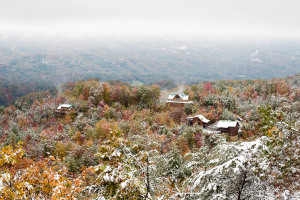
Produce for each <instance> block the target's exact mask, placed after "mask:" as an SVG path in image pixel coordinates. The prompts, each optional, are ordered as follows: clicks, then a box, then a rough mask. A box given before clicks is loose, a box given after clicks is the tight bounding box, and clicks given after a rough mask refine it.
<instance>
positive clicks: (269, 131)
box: [266, 127, 282, 138]
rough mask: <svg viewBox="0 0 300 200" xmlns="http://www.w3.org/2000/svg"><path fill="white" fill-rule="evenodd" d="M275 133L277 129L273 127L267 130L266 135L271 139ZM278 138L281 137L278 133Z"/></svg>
mask: <svg viewBox="0 0 300 200" xmlns="http://www.w3.org/2000/svg"><path fill="white" fill-rule="evenodd" d="M277 131H278V129H277V128H276V127H273V128H272V129H269V130H267V133H266V135H267V136H268V137H272V138H273V136H274V134H275V133H277ZM279 136H282V134H281V133H279Z"/></svg>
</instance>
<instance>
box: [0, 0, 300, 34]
mask: <svg viewBox="0 0 300 200" xmlns="http://www.w3.org/2000/svg"><path fill="white" fill-rule="evenodd" d="M299 7H300V1H299V0H251V1H250V0H247V1H246V0H244V1H241V0H205V1H201V0H184V1H183V0H182V1H178V0H175V1H174V0H151V1H145V0H109V1H102V0H51V1H41V0H26V1H24V0H1V7H0V28H1V32H13V33H31V32H36V33H42V34H46V33H47V34H60V35H64V34H66V35H67V34H69V35H76V34H77V35H91V34H95V35H97V34H115V35H118V34H119V35H121V34H124V33H125V34H161V33H167V34H174V35H176V34H181V35H185V34H186V35H188V34H195V35H197V34H198V35H215V36H222V35H225V36H241V37H243V36H255V37H288V38H298V37H299V36H300V20H299V19H300V12H299ZM298 39H299V38H298Z"/></svg>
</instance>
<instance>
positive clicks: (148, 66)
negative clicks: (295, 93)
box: [0, 36, 300, 85]
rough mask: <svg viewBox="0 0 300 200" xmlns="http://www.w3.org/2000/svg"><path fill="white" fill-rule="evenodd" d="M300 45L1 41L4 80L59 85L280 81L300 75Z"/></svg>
mask: <svg viewBox="0 0 300 200" xmlns="http://www.w3.org/2000/svg"><path fill="white" fill-rule="evenodd" d="M4 37H5V36H3V37H2V38H4ZM299 43H300V42H295V41H293V42H289V41H287V40H286V41H282V40H281V41H280V40H278V41H275V40H272V41H269V42H258V41H254V40H253V41H242V40H240V41H238V40H209V39H204V38H202V39H199V38H198V39H196V38H185V39H182V38H181V39H174V38H172V37H138V38H135V39H132V38H122V39H112V38H106V39H84V40H83V39H82V40H78V39H69V40H63V39H58V38H55V39H54V38H48V39H45V38H44V39H41V38H32V37H30V38H28V37H27V38H26V37H23V38H21V37H19V38H18V37H15V38H13V37H10V38H6V39H2V40H0V51H1V54H0V55H1V56H0V62H1V65H0V71H1V81H2V83H4V82H5V83H7V84H19V83H27V82H32V81H36V82H44V83H47V84H49V85H57V84H61V83H64V82H67V81H75V80H81V79H82V80H84V79H88V78H99V79H100V80H101V81H106V80H111V79H117V80H121V81H125V82H129V83H131V82H132V81H135V80H137V81H140V82H142V83H153V82H156V81H161V80H171V81H174V82H175V83H178V84H182V83H184V84H190V83H194V82H199V81H203V80H219V79H259V78H265V79H270V78H273V77H276V78H281V77H285V76H288V75H292V74H296V73H299V71H300V48H299Z"/></svg>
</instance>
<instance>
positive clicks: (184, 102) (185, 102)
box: [166, 101, 193, 104]
mask: <svg viewBox="0 0 300 200" xmlns="http://www.w3.org/2000/svg"><path fill="white" fill-rule="evenodd" d="M166 102H167V103H183V104H187V103H193V101H166Z"/></svg>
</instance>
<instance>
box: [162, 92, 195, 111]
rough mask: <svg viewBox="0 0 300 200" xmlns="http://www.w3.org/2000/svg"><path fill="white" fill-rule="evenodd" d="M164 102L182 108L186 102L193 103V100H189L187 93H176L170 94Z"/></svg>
mask: <svg viewBox="0 0 300 200" xmlns="http://www.w3.org/2000/svg"><path fill="white" fill-rule="evenodd" d="M166 103H167V104H168V105H170V106H172V107H180V108H183V107H184V106H185V105H186V104H191V103H193V101H191V99H190V96H189V95H186V94H184V93H176V94H170V95H169V97H168V100H167V102H166Z"/></svg>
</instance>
